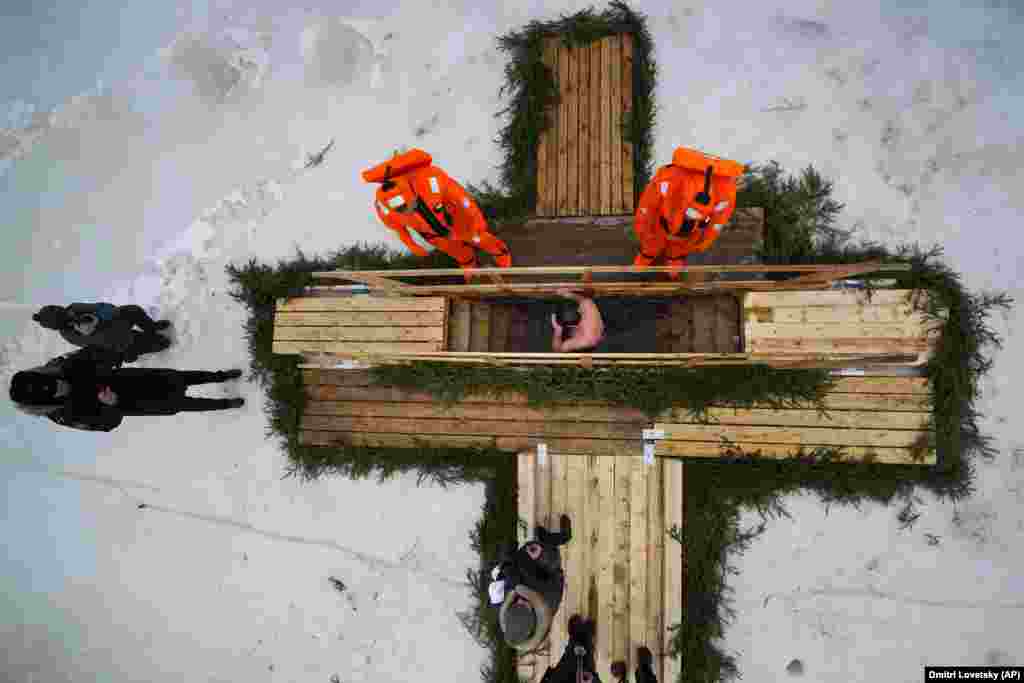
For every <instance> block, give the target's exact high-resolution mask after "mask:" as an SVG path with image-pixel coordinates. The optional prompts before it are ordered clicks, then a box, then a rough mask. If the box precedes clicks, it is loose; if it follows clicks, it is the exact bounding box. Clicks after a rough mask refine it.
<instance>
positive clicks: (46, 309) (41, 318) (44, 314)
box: [32, 306, 71, 330]
mask: <svg viewBox="0 0 1024 683" xmlns="http://www.w3.org/2000/svg"><path fill="white" fill-rule="evenodd" d="M32 319H33V320H35V321H36V322H37V323H39V324H40V325H42V326H43V327H45V328H47V329H50V330H59V329H61V328H62V327H64V326H65V325H66V324H67V323H68V321H69V320H70V319H71V316H70V315H69V314H68V312H67V310H66V309H65V308H64V307H63V306H43V307H42V308H40V309H39V312H38V313H36V314H35V315H33V316H32Z"/></svg>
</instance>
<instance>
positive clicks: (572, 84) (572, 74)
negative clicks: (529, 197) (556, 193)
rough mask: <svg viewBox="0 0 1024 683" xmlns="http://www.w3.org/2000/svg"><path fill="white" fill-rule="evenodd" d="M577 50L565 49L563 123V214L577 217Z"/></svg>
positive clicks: (578, 129) (578, 142)
mask: <svg viewBox="0 0 1024 683" xmlns="http://www.w3.org/2000/svg"><path fill="white" fill-rule="evenodd" d="M578 51H579V50H578V49H577V48H574V47H570V48H566V55H567V56H568V58H569V66H568V67H567V68H566V74H567V75H568V77H569V81H568V83H567V85H566V93H567V98H566V102H565V121H566V126H567V127H568V131H567V132H566V141H565V156H566V166H567V168H566V183H567V187H566V194H565V213H564V214H563V215H567V216H578V215H579V213H580V202H579V191H580V167H579V156H580V152H579V149H580V120H579V91H578V88H577V86H578V81H579V77H580V70H579V60H577V59H576V54H577V52H578Z"/></svg>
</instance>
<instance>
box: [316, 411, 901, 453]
mask: <svg viewBox="0 0 1024 683" xmlns="http://www.w3.org/2000/svg"><path fill="white" fill-rule="evenodd" d="M644 427H646V423H628V422H627V423H616V422H588V423H586V424H582V425H581V424H578V423H574V422H549V421H541V420H530V421H507V420H468V419H464V418H455V419H452V418H400V417H369V416H364V415H315V414H306V415H303V417H302V428H303V429H312V430H332V429H333V430H335V431H364V432H394V433H397V434H489V435H493V436H532V437H536V438H547V437H551V438H585V439H618V440H629V439H631V438H633V439H635V443H634V448H635V447H637V446H638V445H639V444H640V430H641V429H642V428H644ZM674 429H677V430H682V431H683V432H684V433H685V429H686V426H685V425H680V426H678V427H674ZM732 429H736V430H742V429H744V428H743V427H735V428H730V431H732ZM748 429H751V430H754V429H770V428H755V427H750V428H748ZM826 431H827V430H826ZM851 431H854V430H851ZM871 433H873V432H871ZM780 439H781V437H780ZM778 442H779V443H790V442H789V441H778ZM892 445H904V444H902V443H900V444H892Z"/></svg>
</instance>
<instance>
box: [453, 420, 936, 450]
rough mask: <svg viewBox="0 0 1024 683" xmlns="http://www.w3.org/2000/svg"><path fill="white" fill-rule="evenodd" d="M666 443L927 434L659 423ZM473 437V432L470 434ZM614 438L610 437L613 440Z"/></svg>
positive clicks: (864, 440) (836, 440)
mask: <svg viewBox="0 0 1024 683" xmlns="http://www.w3.org/2000/svg"><path fill="white" fill-rule="evenodd" d="M654 428H655V429H664V430H665V440H666V441H719V440H720V437H723V436H724V437H726V438H728V439H731V440H733V441H748V442H756V443H775V444H794V445H800V444H803V445H807V446H888V447H896V448H907V447H909V446H910V445H912V444H914V443H915V442H916V441H918V439H919V438H920V437H921V436H922V435H924V436H927V434H928V432H924V431H913V430H902V429H901V430H888V429H833V428H831V427H772V426H766V425H693V424H678V423H671V422H658V423H656V424H655V427H654ZM467 433H472V432H467ZM610 436H611V435H609V437H610Z"/></svg>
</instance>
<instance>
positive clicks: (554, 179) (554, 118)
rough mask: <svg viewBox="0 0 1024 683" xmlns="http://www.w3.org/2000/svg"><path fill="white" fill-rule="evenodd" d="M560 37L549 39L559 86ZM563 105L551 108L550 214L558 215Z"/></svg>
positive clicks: (558, 104)
mask: <svg viewBox="0 0 1024 683" xmlns="http://www.w3.org/2000/svg"><path fill="white" fill-rule="evenodd" d="M558 42H559V39H558V38H549V39H547V49H548V58H549V60H550V62H549V64H550V66H551V73H552V75H553V76H554V78H555V87H556V88H557V87H558V82H559V79H560V78H561V74H560V72H559V49H558ZM561 109H562V105H561V103H560V102H556V103H555V104H554V105H553V106H552V108H551V135H550V137H549V144H548V214H547V215H549V216H556V215H558V169H559V160H558V159H559V157H558V141H559V139H560V135H561V133H560V131H561V128H562V125H561V124H562V117H561Z"/></svg>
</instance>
